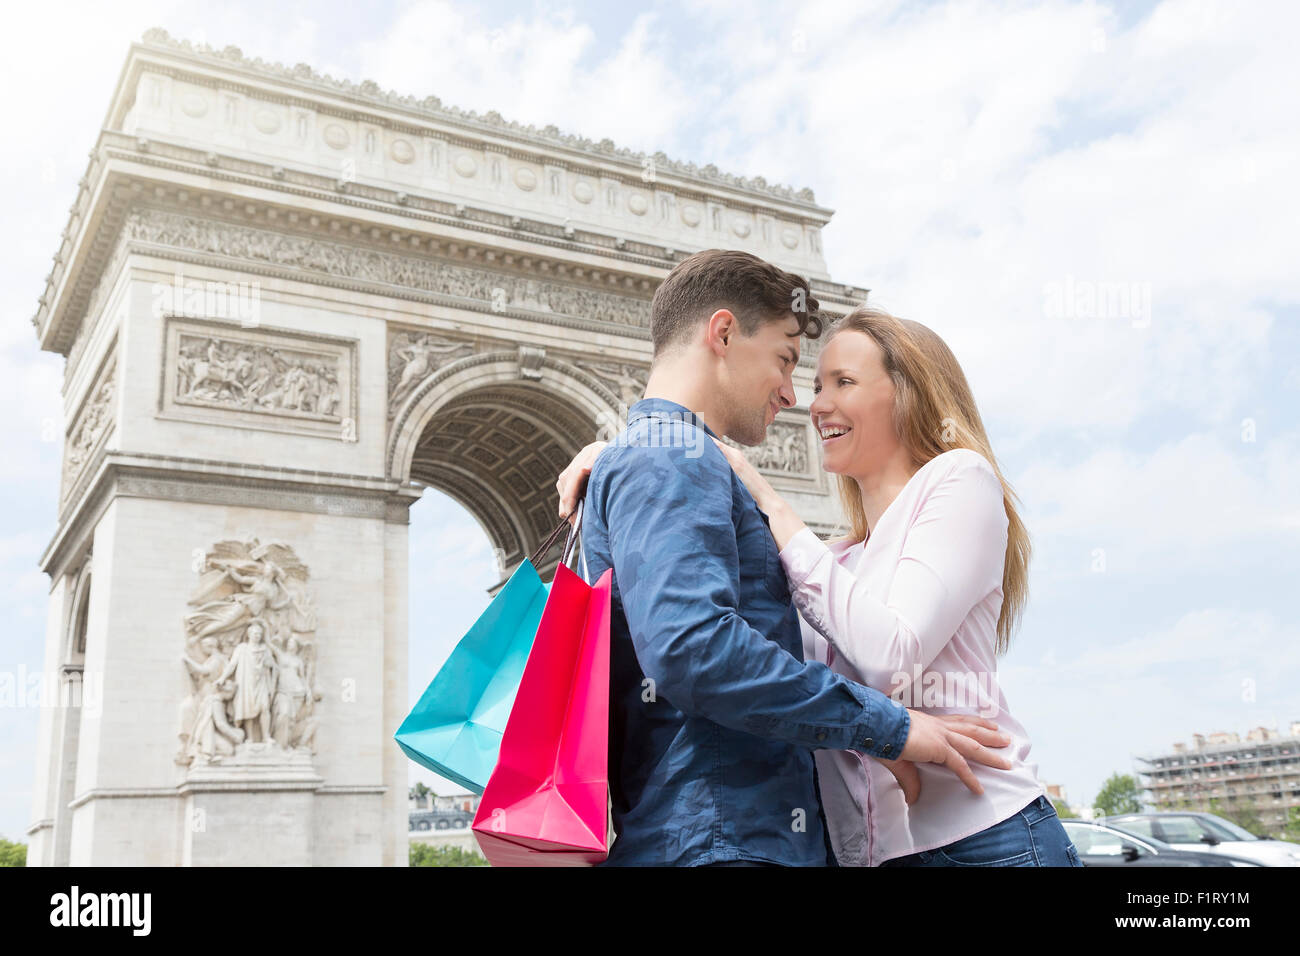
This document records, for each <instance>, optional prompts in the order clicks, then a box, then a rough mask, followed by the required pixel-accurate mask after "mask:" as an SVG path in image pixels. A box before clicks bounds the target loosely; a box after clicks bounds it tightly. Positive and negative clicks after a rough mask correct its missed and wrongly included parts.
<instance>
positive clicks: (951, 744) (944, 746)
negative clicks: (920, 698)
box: [882, 709, 1011, 803]
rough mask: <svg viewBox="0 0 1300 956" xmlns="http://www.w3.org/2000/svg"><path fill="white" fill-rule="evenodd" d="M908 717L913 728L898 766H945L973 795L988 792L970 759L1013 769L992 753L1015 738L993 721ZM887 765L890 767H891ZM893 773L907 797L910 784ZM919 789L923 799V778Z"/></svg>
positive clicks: (963, 717)
mask: <svg viewBox="0 0 1300 956" xmlns="http://www.w3.org/2000/svg"><path fill="white" fill-rule="evenodd" d="M907 713H908V716H909V717H910V718H911V727H910V729H909V730H908V733H907V742H906V743H905V744H904V745H903V752H902V753H901V754H899V756H898V761H897V762H899V763H906V762H907V761H909V760H912V761H915V762H916V763H941V764H943V765H944V766H946V767H947V768H948V769H949V770H951V771H952V772H953V773H955V774H956V775H957V776H958V777H960V778H961V782H962V783H964V784H966V786H967V787H968V788H970V789H971V790H972V791H973V792H975V793H980V794H982V793H983V792H984V788H983V787H981V786H980V782H979V781H978V780H977V779H975V773H974V771H972V770H971V768H970V764H968V763H967V762H966V761H967V760H968V759H969V760H973V761H975V762H976V763H981V764H984V766H986V767H996V768H998V769H999V770H1010V769H1011V761H1010V760H1008V759H1007V758H1006V757H1001V756H998V755H997V754H995V753H994V752H993V751H991V750H989V749H988V748H989V747H1005V746H1007V745H1008V744H1009V743H1011V738H1010V737H1009V736H1007V735H1006V734H1003V733H999V732H998V725H997V724H995V723H993V721H991V720H986V719H985V718H983V717H976V716H974V715H971V714H942V715H936V714H926V713H922V712H921V711H919V710H911V709H909V710H908V712H907ZM882 762H883V761H882ZM886 765H887V766H888V763H887V764H886ZM890 772H892V773H893V774H894V776H895V778H897V779H898V782H899V783H900V784H901V785H902V786H903V792H904V793H905V794H906V793H907V789H908V784H907V783H906V782H905V781H904V778H903V777H900V776H899V772H900V771H896V770H895V768H894V767H890ZM901 772H902V773H903V774H904V776H910V775H909V774H908V772H907V771H905V770H904V771H901ZM915 772H916V768H915V767H912V768H911V773H912V774H914V773H915ZM915 787H916V790H917V792H918V795H919V791H920V787H921V782H920V779H919V777H918V778H917V779H916V781H915ZM911 802H912V801H911V800H909V801H908V803H911Z"/></svg>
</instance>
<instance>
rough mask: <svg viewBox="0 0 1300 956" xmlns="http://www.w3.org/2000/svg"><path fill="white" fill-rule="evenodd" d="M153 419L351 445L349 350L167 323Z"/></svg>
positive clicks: (223, 327)
mask: <svg viewBox="0 0 1300 956" xmlns="http://www.w3.org/2000/svg"><path fill="white" fill-rule="evenodd" d="M164 349H165V351H164V357H163V358H164V361H163V384H162V396H161V400H160V403H159V405H160V414H162V415H163V416H164V417H170V418H181V419H184V420H186V421H202V422H211V423H215V424H223V425H241V426H249V427H253V428H269V429H272V430H276V431H294V432H299V433H303V434H311V435H324V436H328V437H333V438H339V439H341V440H343V441H356V439H357V424H356V408H355V394H354V393H355V389H354V387H353V386H354V382H355V376H356V342H355V340H352V339H336V338H334V337H332V336H320V335H305V334H300V333H295V332H289V331H286V330H268V329H265V328H257V329H246V328H242V327H240V326H238V325H234V324H230V323H223V322H212V321H207V320H200V319H188V318H182V317H179V316H172V317H169V318H168V319H167V330H166V335H165V347H164Z"/></svg>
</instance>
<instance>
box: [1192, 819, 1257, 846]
mask: <svg viewBox="0 0 1300 956" xmlns="http://www.w3.org/2000/svg"><path fill="white" fill-rule="evenodd" d="M1197 819H1198V820H1199V821H1200V822H1201V823H1203V824H1204V825H1205V828H1206V829H1207V830H1209V831H1210V832H1211V833H1213V834H1214V835H1215V836H1217V837H1218V838H1219V839H1221V840H1250V841H1252V842H1253V841H1255V840H1258V839H1259V837H1257V836H1255V834H1253V833H1251V832H1250V831H1249V830H1245V829H1242V828H1241V827H1239V826H1237V824H1235V823H1233V822H1232V821H1231V820H1225V819H1223V818H1222V817H1198V818H1197Z"/></svg>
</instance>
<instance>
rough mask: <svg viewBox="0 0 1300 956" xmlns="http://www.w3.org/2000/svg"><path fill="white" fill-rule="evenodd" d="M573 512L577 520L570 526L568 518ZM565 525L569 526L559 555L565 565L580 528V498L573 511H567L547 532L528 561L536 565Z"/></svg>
mask: <svg viewBox="0 0 1300 956" xmlns="http://www.w3.org/2000/svg"><path fill="white" fill-rule="evenodd" d="M574 514H577V516H578V520H577V521H575V522H574V523H573V525H572V526H569V518H572V517H573V516H574ZM566 527H568V528H569V537H568V538H567V539H566V540H565V542H564V551H563V552H562V554H561V556H560V561H561V562H562V563H563V564H564V565H566V566H567V565H568V563H569V557H570V555H571V553H572V551H573V546H574V543H575V542H576V541H577V539H578V533H579V530H580V529H581V528H582V501H581V500H579V501H578V507H577V508H575V509H574V510H573V511H571V512H569V514H568V515H566V516H565V517H563V518H561V519H560V523H559V524H558V525H556V526H555V530H554V531H552V532H551V533H550V534H548V535H547V536H546V540H545V541H543V542H542V543H541V544H539V545H538V546H537V550H536V551H534V552H533V553H532V555H530V556H529V558H528V560H529V562H530V563H531V564H533V565H534V566H536V564H537V562H538V561H540V560H541V559H542V556H543V555H545V554H546V552H547V551H550V550H551V548H552V547H554V546H555V542H556V541H557V540H558V539H559V537H560V532H562V531H563V530H564V529H565V528H566Z"/></svg>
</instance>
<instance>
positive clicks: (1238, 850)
mask: <svg viewBox="0 0 1300 956" xmlns="http://www.w3.org/2000/svg"><path fill="white" fill-rule="evenodd" d="M1106 822H1108V823H1113V824H1115V825H1116V826H1118V827H1121V828H1123V829H1125V830H1128V831H1129V832H1131V833H1136V834H1138V835H1139V836H1147V837H1153V838H1155V839H1157V840H1161V841H1163V842H1165V843H1168V844H1169V845H1170V846H1172V847H1175V848H1177V849H1179V850H1201V851H1205V852H1209V853H1226V854H1228V855H1229V856H1235V857H1241V858H1244V859H1247V860H1254V861H1255V862H1257V863H1259V864H1260V865H1262V866H1300V844H1295V843H1290V842H1288V841H1286V840H1273V839H1270V838H1268V837H1257V836H1255V834H1253V833H1251V832H1250V831H1249V830H1245V829H1243V828H1241V827H1239V826H1237V824H1235V823H1233V822H1232V821H1231V820H1225V819H1223V817H1219V816H1215V815H1214V814H1213V813H1193V812H1190V811H1183V812H1171V811H1165V812H1162V813H1125V814H1122V815H1120V816H1115V817H1107V818H1106Z"/></svg>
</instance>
